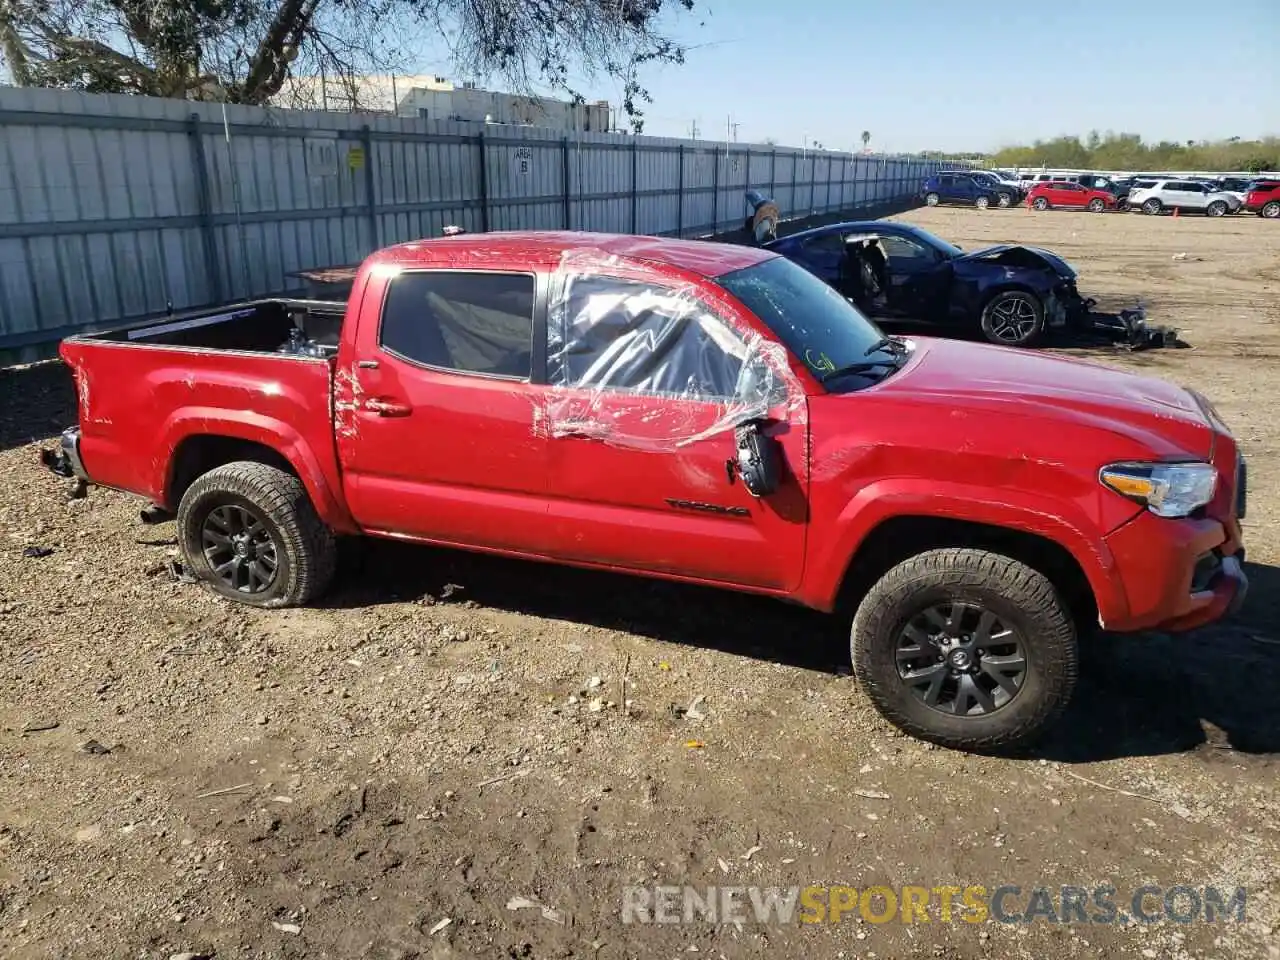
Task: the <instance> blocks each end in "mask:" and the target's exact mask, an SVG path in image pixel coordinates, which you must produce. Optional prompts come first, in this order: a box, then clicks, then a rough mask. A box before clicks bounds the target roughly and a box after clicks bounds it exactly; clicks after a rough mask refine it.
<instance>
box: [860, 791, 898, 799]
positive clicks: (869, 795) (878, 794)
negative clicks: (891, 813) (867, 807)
mask: <svg viewBox="0 0 1280 960" xmlns="http://www.w3.org/2000/svg"><path fill="white" fill-rule="evenodd" d="M853 795H854V796H855V797H865V798H866V799H867V800H890V799H892V798H891V797H890V796H889V795H888V794H887V793H885V792H884V791H883V790H862V789H858V790H854V791H853Z"/></svg>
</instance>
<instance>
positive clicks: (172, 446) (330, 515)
mask: <svg viewBox="0 0 1280 960" xmlns="http://www.w3.org/2000/svg"><path fill="white" fill-rule="evenodd" d="M160 433H161V438H162V439H161V442H160V449H161V450H163V451H164V452H165V456H164V458H163V462H161V463H157V464H156V465H155V466H156V469H157V471H158V474H159V475H158V476H157V477H156V478H155V483H154V486H155V489H156V490H157V491H160V492H161V493H162V495H163V497H164V499H165V500H166V501H167V500H168V494H169V488H170V484H171V483H172V482H173V468H174V463H175V457H174V454H175V453H176V452H177V450H178V448H179V447H180V446H181V444H182V443H183V442H184V441H185V440H189V439H190V438H192V437H198V436H210V437H227V438H230V439H233V440H247V441H249V442H251V443H258V444H261V445H262V446H264V447H269V448H270V449H272V450H274V451H276V452H277V453H279V454H280V455H281V456H282V457H284V458H285V460H287V461H288V462H289V464H290V465H291V466H292V467H293V470H294V472H295V473H296V474H297V475H298V478H299V479H300V480H301V481H302V485H303V486H304V487H305V488H306V491H307V496H309V497H310V498H311V502H312V504H313V505H314V506H315V508H316V512H317V513H318V514H319V515H320V519H322V520H323V521H324V522H325V523H326V524H328V525H329V526H330V527H331V528H333V529H334V530H336V531H339V532H352V531H354V530H355V529H356V525H355V522H354V521H353V520H352V518H351V515H350V513H348V511H347V507H346V504H345V503H344V502H343V499H342V497H341V494H340V491H337V490H335V489H334V486H333V484H332V483H331V482H330V481H329V479H328V478H327V477H326V476H325V471H324V466H323V464H322V463H321V460H320V458H319V457H318V456H317V455H316V452H315V451H314V450H313V449H312V448H311V444H309V443H308V442H307V441H306V439H305V438H304V437H303V436H302V435H301V434H300V433H299V432H298V431H297V430H296V429H295V428H293V427H291V426H290V425H289V424H287V423H285V422H283V421H281V420H277V419H275V418H274V417H266V416H263V415H262V414H258V413H253V412H251V411H247V410H239V411H236V415H235V418H234V419H233V418H230V417H228V416H227V411H226V410H225V409H222V408H219V407H184V408H182V409H180V410H178V411H177V412H175V413H174V415H173V416H171V417H170V418H169V419H168V420H167V421H166V422H165V424H164V426H163V427H162V428H161V431H160ZM334 479H335V480H336V479H337V478H334ZM170 506H172V507H174V508H176V507H177V504H170Z"/></svg>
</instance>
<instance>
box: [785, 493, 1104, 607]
mask: <svg viewBox="0 0 1280 960" xmlns="http://www.w3.org/2000/svg"><path fill="white" fill-rule="evenodd" d="M900 517H920V518H926V519H937V520H957V521H962V522H969V523H980V524H984V525H986V526H991V527H1001V528H1004V529H1007V530H1011V531H1014V532H1017V533H1023V534H1030V535H1033V536H1038V537H1043V538H1044V539H1047V540H1051V541H1053V542H1054V543H1056V544H1058V545H1059V546H1061V547H1062V548H1064V549H1065V550H1066V551H1067V552H1068V553H1069V554H1070V555H1071V556H1072V558H1073V559H1074V560H1075V561H1076V563H1077V564H1078V565H1079V566H1080V569H1081V570H1082V571H1083V573H1084V575H1085V579H1086V580H1087V581H1088V583H1089V587H1090V589H1091V590H1092V592H1093V595H1094V600H1095V601H1096V603H1097V606H1098V613H1099V616H1100V617H1101V618H1102V620H1103V621H1104V622H1110V621H1118V620H1123V619H1124V618H1125V617H1126V616H1127V615H1128V611H1129V602H1128V598H1127V597H1126V596H1125V594H1124V591H1123V588H1122V587H1121V586H1120V581H1119V577H1118V574H1117V568H1116V560H1115V557H1114V556H1113V555H1112V553H1111V550H1110V548H1109V547H1108V546H1107V543H1106V539H1105V537H1104V535H1102V534H1101V533H1100V532H1096V531H1095V525H1094V524H1092V523H1090V522H1089V520H1088V518H1087V517H1086V516H1085V515H1084V513H1083V512H1082V511H1081V510H1079V509H1078V508H1076V507H1075V506H1073V505H1072V504H1069V503H1064V502H1063V501H1060V500H1050V499H1048V498H1041V497H1036V496H1035V495H1034V494H1028V493H1026V492H1024V491H1017V490H1013V489H1011V488H1002V489H1000V490H998V491H997V490H994V489H992V488H990V487H979V486H973V485H970V484H962V483H948V482H945V481H944V482H941V483H940V482H938V481H935V480H924V479H917V478H898V479H887V480H882V481H879V482H876V483H872V484H869V485H867V486H866V487H864V488H862V489H861V490H859V491H858V492H857V493H856V494H855V495H854V496H853V497H852V498H851V499H850V500H849V502H848V504H846V505H845V507H844V509H843V510H842V511H841V512H840V515H839V516H838V517H837V518H836V521H835V524H834V527H833V530H832V534H831V535H830V536H828V537H824V538H823V539H822V540H821V541H818V543H820V544H821V545H820V546H818V547H817V549H815V551H814V555H813V556H811V557H810V559H809V563H807V564H806V570H808V571H810V572H811V573H810V575H809V576H807V577H806V578H805V583H804V584H803V585H802V587H801V590H800V593H802V594H803V595H804V599H805V602H808V603H809V604H810V605H812V606H815V607H817V608H819V609H823V610H831V609H834V607H835V604H836V602H837V599H838V597H839V593H840V588H841V585H842V584H843V582H844V578H845V575H846V573H847V572H848V570H849V568H850V566H851V565H852V563H853V561H854V559H855V558H856V557H857V555H858V551H859V550H860V549H861V548H862V545H863V544H864V543H865V542H866V540H867V537H868V536H869V535H870V534H871V533H872V531H874V530H875V529H876V528H877V527H879V526H880V525H881V524H882V523H884V522H885V521H888V520H893V519H896V518H900Z"/></svg>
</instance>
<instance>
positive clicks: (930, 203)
mask: <svg viewBox="0 0 1280 960" xmlns="http://www.w3.org/2000/svg"><path fill="white" fill-rule="evenodd" d="M941 200H942V198H941V197H940V196H938V195H937V194H936V193H926V194H925V195H924V204H925V206H926V207H936V206H937V205H938V204H939V203H940V202H941Z"/></svg>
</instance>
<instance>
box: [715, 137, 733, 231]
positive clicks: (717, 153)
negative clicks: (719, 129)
mask: <svg viewBox="0 0 1280 960" xmlns="http://www.w3.org/2000/svg"><path fill="white" fill-rule="evenodd" d="M711 157H712V159H713V160H715V165H714V166H713V167H712V168H711V232H712V233H716V232H717V230H718V229H719V227H720V150H719V148H718V147H712V148H711ZM724 158H725V161H726V163H725V166H728V163H727V161H728V159H729V145H728V144H727V143H726V144H725V145H724ZM726 172H727V171H726Z"/></svg>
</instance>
